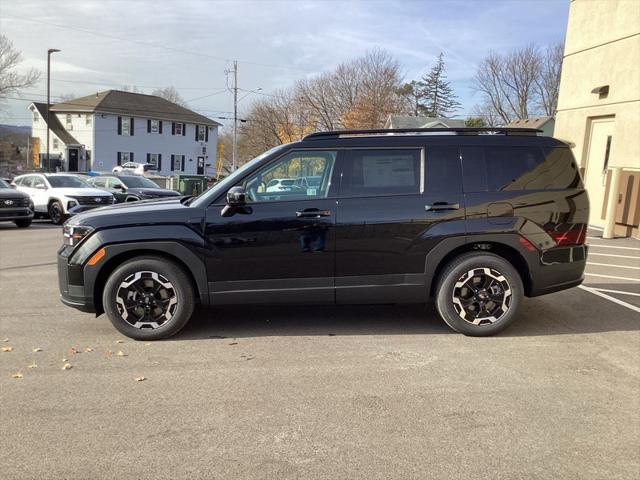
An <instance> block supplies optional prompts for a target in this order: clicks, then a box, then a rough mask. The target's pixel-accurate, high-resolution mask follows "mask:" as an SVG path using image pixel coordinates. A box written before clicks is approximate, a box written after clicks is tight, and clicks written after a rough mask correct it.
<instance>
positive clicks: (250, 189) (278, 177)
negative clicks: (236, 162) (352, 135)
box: [244, 150, 338, 202]
mask: <svg viewBox="0 0 640 480" xmlns="http://www.w3.org/2000/svg"><path fill="white" fill-rule="evenodd" d="M337 156H338V152H336V151H315V150H309V151H299V152H290V153H288V154H286V155H285V156H283V157H282V158H280V159H278V160H276V161H275V162H273V163H271V164H269V165H267V166H265V167H264V168H262V169H260V170H259V171H258V172H257V173H254V174H252V175H251V176H250V177H249V178H248V179H247V180H245V182H244V187H245V190H246V191H247V196H248V198H249V200H250V201H251V202H268V201H279V200H306V199H312V198H327V197H328V196H329V189H330V187H331V175H332V173H333V167H334V165H335V163H336V158H337ZM309 177H314V178H317V177H319V178H320V181H319V182H313V183H315V185H310V182H308V181H306V182H305V183H304V185H305V186H303V182H302V179H305V180H306V179H307V178H309Z"/></svg>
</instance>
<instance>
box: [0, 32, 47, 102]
mask: <svg viewBox="0 0 640 480" xmlns="http://www.w3.org/2000/svg"><path fill="white" fill-rule="evenodd" d="M21 62H22V54H21V53H20V52H19V51H18V50H16V49H15V48H14V47H13V43H12V42H11V41H10V40H9V39H8V38H7V37H6V36H5V35H1V34H0V102H4V101H6V99H7V97H8V96H9V95H13V94H19V93H20V90H22V89H23V88H28V87H31V86H33V85H35V84H36V83H37V82H38V79H39V78H40V72H38V71H37V70H35V69H33V68H32V69H30V70H28V71H26V72H25V73H22V74H21V73H18V72H17V71H16V69H17V67H18V65H19V64H20V63H21Z"/></svg>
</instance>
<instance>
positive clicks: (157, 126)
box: [151, 120, 160, 133]
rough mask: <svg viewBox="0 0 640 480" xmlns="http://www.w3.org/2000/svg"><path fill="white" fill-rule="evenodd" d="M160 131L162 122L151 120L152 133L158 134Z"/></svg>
mask: <svg viewBox="0 0 640 480" xmlns="http://www.w3.org/2000/svg"><path fill="white" fill-rule="evenodd" d="M159 129H160V121H158V120H151V133H158V131H159Z"/></svg>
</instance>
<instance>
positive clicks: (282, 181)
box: [280, 180, 296, 185]
mask: <svg viewBox="0 0 640 480" xmlns="http://www.w3.org/2000/svg"><path fill="white" fill-rule="evenodd" d="M280 183H281V184H282V185H293V184H294V183H296V181H295V180H280Z"/></svg>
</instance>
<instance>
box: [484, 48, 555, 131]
mask: <svg viewBox="0 0 640 480" xmlns="http://www.w3.org/2000/svg"><path fill="white" fill-rule="evenodd" d="M561 65H562V46H560V45H556V46H553V47H550V48H549V49H547V50H546V51H545V52H544V53H541V52H540V50H539V49H538V47H536V46H535V45H529V46H527V47H524V48H521V49H518V50H514V51H512V52H509V53H507V54H505V55H500V54H497V53H495V52H491V53H490V54H489V55H488V56H487V57H486V58H485V59H483V60H482V62H480V65H479V66H478V70H477V72H476V75H475V77H474V79H473V83H474V89H475V90H476V91H477V92H479V93H480V94H481V96H482V104H481V106H480V107H479V108H480V109H481V110H483V111H485V112H486V111H487V109H490V110H491V113H492V114H493V115H496V116H498V117H499V118H500V120H501V122H502V123H508V122H510V121H511V120H514V119H523V118H528V117H529V116H530V115H537V114H546V115H553V114H554V113H555V109H556V105H557V101H558V89H559V83H560V68H561Z"/></svg>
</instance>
